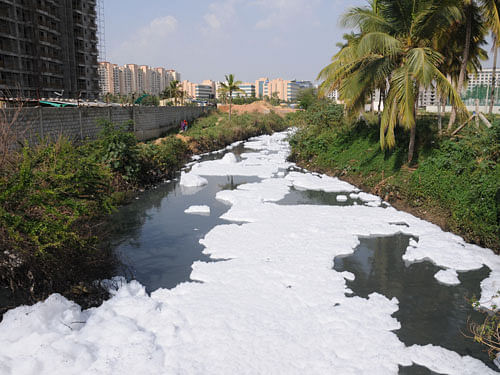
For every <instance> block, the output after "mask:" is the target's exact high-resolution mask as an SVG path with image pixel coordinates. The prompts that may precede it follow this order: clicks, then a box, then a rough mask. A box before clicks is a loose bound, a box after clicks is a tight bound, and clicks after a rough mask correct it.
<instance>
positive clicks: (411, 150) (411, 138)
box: [408, 101, 418, 165]
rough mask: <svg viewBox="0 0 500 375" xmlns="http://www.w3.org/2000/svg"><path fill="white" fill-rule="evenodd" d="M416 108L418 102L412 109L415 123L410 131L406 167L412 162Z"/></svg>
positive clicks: (415, 131)
mask: <svg viewBox="0 0 500 375" xmlns="http://www.w3.org/2000/svg"><path fill="white" fill-rule="evenodd" d="M417 106H418V101H416V102H415V106H414V107H413V118H414V119H415V122H414V123H413V126H412V127H411V129H410V144H409V145H408V165H410V164H411V162H412V160H413V153H414V152H415V137H416V134H417Z"/></svg>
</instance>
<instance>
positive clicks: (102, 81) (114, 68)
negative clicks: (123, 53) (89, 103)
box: [98, 61, 121, 95]
mask: <svg viewBox="0 0 500 375" xmlns="http://www.w3.org/2000/svg"><path fill="white" fill-rule="evenodd" d="M98 72H99V94H100V95H104V94H107V93H111V94H119V93H120V73H121V71H120V68H119V67H118V65H116V64H111V63H109V62H107V61H104V62H100V63H99V67H98Z"/></svg>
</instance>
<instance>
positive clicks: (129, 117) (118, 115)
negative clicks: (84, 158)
mask: <svg viewBox="0 0 500 375" xmlns="http://www.w3.org/2000/svg"><path fill="white" fill-rule="evenodd" d="M209 110H210V109H209V108H207V107H139V106H130V107H71V108H69V107H67V108H51V107H36V108H23V109H22V110H21V111H20V112H19V113H18V118H17V121H15V128H16V130H17V131H18V133H19V134H21V138H24V139H26V140H28V141H29V142H30V143H37V142H38V141H39V140H40V139H44V138H50V139H56V138H58V137H59V136H60V135H63V136H65V137H68V138H69V139H71V140H73V141H84V140H86V139H95V138H96V137H97V135H98V134H99V132H100V130H101V128H100V126H99V125H98V121H99V120H100V119H107V120H110V121H112V122H113V123H116V124H123V123H127V122H130V121H131V130H133V131H134V133H135V135H136V136H137V138H138V139H139V140H140V141H145V140H148V139H152V138H157V137H159V136H160V135H161V134H162V133H165V132H167V131H169V130H171V129H175V128H179V127H180V122H181V121H182V120H184V119H186V120H187V121H188V122H189V123H190V122H192V121H193V120H194V119H196V118H198V117H200V116H201V115H203V114H205V113H207V112H208V111H209ZM3 111H5V112H4V116H5V118H6V119H7V121H9V120H10V119H12V118H13V116H15V115H16V109H13V108H8V109H4V110H3Z"/></svg>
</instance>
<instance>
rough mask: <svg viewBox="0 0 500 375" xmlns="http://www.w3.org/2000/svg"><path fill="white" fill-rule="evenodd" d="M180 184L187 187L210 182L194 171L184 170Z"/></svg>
mask: <svg viewBox="0 0 500 375" xmlns="http://www.w3.org/2000/svg"><path fill="white" fill-rule="evenodd" d="M179 184H180V185H181V186H185V187H199V186H204V185H206V184H208V181H207V179H206V178H203V177H200V176H198V175H197V174H195V173H193V172H190V173H185V172H182V173H181V181H180V183H179Z"/></svg>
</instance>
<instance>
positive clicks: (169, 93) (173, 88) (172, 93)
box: [163, 80, 184, 106]
mask: <svg viewBox="0 0 500 375" xmlns="http://www.w3.org/2000/svg"><path fill="white" fill-rule="evenodd" d="M163 94H164V95H165V96H166V97H168V98H173V99H174V104H175V106H177V99H178V98H182V100H183V97H184V93H183V91H182V89H181V88H180V82H179V81H177V80H174V81H170V84H169V86H168V87H167V88H166V89H165V90H164V91H163Z"/></svg>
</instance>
